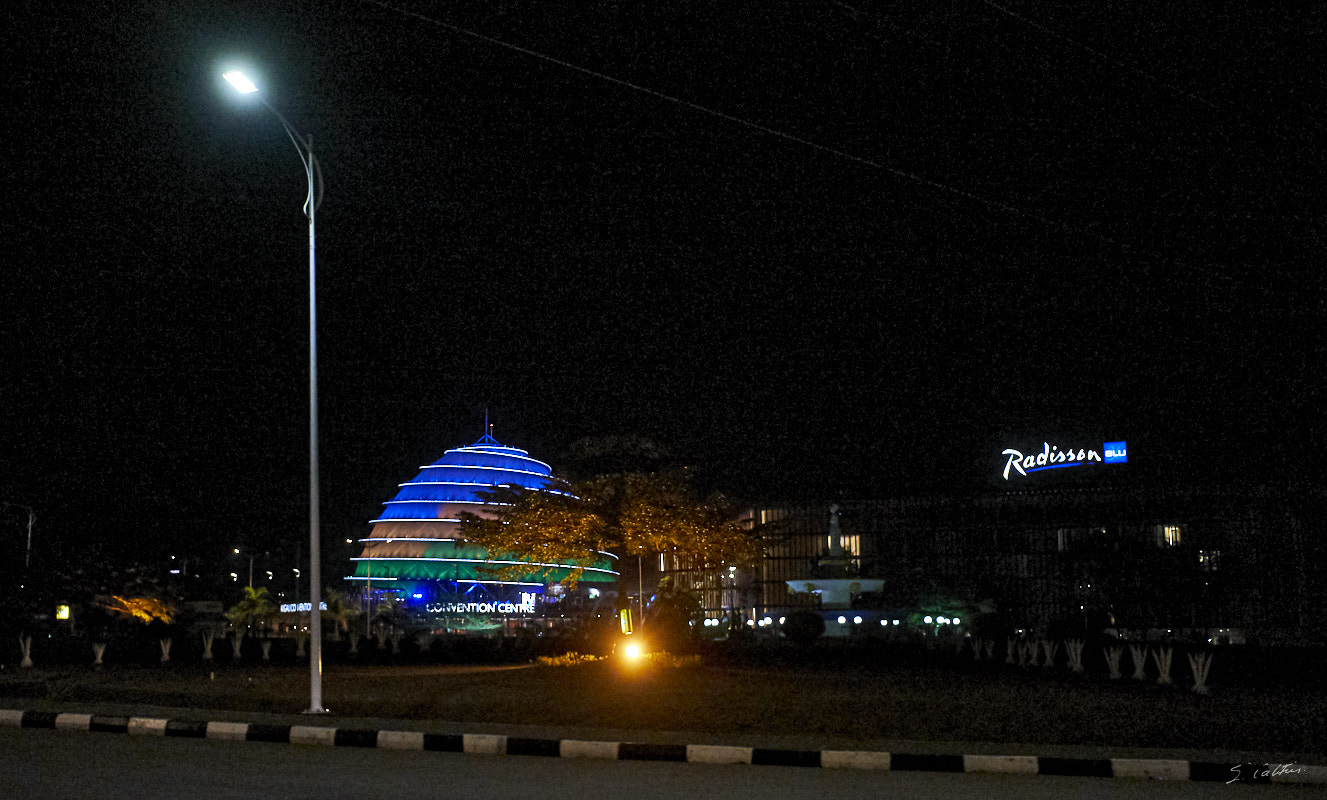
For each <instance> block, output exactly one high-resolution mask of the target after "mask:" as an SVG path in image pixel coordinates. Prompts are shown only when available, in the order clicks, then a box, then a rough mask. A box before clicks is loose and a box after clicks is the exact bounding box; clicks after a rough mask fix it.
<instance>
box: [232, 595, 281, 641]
mask: <svg viewBox="0 0 1327 800" xmlns="http://www.w3.org/2000/svg"><path fill="white" fill-rule="evenodd" d="M276 610H277V609H276V603H274V602H272V598H271V597H270V596H269V595H268V592H267V587H266V586H260V587H258V588H257V589H255V588H253V587H252V586H246V587H244V597H243V598H241V599H240V602H238V603H236V604H235V605H233V606H231V607H230V609H229V610H227V611H226V619H228V620H230V621H231V624H233V625H235V626H236V627H237V628H239V629H241V631H242V630H243V629H245V628H250V627H253V626H255V625H257V626H258V627H259V628H263V627H265V626H266V625H267V623H268V621H270V620H271V619H272V618H273V617H275V616H276Z"/></svg>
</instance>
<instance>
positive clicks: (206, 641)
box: [203, 628, 217, 661]
mask: <svg viewBox="0 0 1327 800" xmlns="http://www.w3.org/2000/svg"><path fill="white" fill-rule="evenodd" d="M216 638H217V632H216V631H215V630H213V629H211V628H207V629H205V630H204V631H203V660H204V661H211V660H212V642H213V640H215V639H216Z"/></svg>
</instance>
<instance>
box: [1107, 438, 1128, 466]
mask: <svg viewBox="0 0 1327 800" xmlns="http://www.w3.org/2000/svg"><path fill="white" fill-rule="evenodd" d="M1101 450H1102V452H1103V453H1104V454H1105V456H1106V458H1105V459H1104V460H1105V463H1107V464H1124V463H1127V462H1128V461H1129V448H1128V447H1126V446H1125V443H1124V442H1106V443H1105V444H1103V445H1102V446H1101Z"/></svg>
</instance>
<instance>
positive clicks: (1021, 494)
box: [670, 441, 1327, 642]
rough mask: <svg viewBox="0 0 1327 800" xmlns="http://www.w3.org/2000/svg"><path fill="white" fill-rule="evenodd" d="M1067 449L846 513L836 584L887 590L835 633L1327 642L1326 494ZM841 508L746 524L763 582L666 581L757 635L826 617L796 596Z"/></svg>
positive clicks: (787, 512)
mask: <svg viewBox="0 0 1327 800" xmlns="http://www.w3.org/2000/svg"><path fill="white" fill-rule="evenodd" d="M1068 444H1072V443H1068ZM1068 444H1066V445H1062V446H1057V445H1056V443H1054V442H1052V443H1043V442H1040V441H1038V442H1036V443H1035V445H1030V446H1026V447H1018V448H1009V449H1006V451H1005V452H1004V453H1002V454H1000V460H999V463H998V464H994V465H993V467H992V472H991V474H992V475H993V476H994V482H993V483H992V482H991V481H989V480H981V481H974V482H973V483H971V484H970V485H969V486H967V487H966V488H963V487H955V488H952V489H949V490H941V491H931V492H914V493H906V494H905V493H900V494H897V495H895V496H892V497H889V496H886V497H885V498H884V499H875V500H864V499H863V500H839V501H838V503H839V504H840V505H841V506H842V511H841V514H840V516H839V521H840V524H841V527H842V533H843V536H842V542H843V550H844V551H845V552H844V554H843V555H844V556H846V559H847V562H848V563H847V564H842V563H841V562H837V561H835V562H833V564H834V572H835V575H836V576H837V577H842V576H843V575H848V576H852V575H858V576H861V577H862V578H883V579H884V587H883V589H882V590H881V591H879V592H865V591H864V592H857V593H855V596H854V598H853V601H852V608H851V610H850V613H840V612H829V611H826V612H825V615H826V616H827V618H829V619H830V622H834V621H835V620H836V619H837V617H838V616H843V617H844V618H845V619H846V620H847V621H848V622H849V624H850V628H851V624H852V621H853V620H857V619H860V622H857V623H855V624H856V626H857V627H855V628H851V631H852V632H854V633H859V634H863V635H866V634H870V635H878V634H880V633H882V629H883V631H884V632H887V631H888V629H890V628H893V627H895V626H894V623H893V621H894V620H895V619H899V620H901V621H902V622H903V627H906V626H907V620H908V618H909V616H910V615H912V614H913V612H920V613H925V612H926V610H927V609H923V608H922V607H923V606H926V605H927V604H931V605H936V606H950V607H952V608H947V610H945V611H940V610H939V608H936V609H929V610H930V611H931V612H933V613H932V614H931V616H932V617H933V618H934V619H939V618H941V617H944V618H946V619H952V618H953V617H956V616H957V617H959V618H960V619H963V618H966V620H965V624H964V628H965V629H966V630H965V631H964V632H970V630H971V628H969V627H968V623H975V622H976V621H977V620H978V619H979V618H985V619H986V620H987V621H988V623H989V624H991V625H1001V626H1006V627H1007V628H1008V629H1010V630H1013V631H1018V630H1023V631H1027V632H1029V633H1041V634H1043V635H1044V634H1056V633H1059V634H1061V635H1069V634H1079V633H1080V632H1098V631H1115V632H1117V633H1119V634H1120V635H1122V636H1131V637H1137V638H1146V637H1166V636H1172V637H1185V638H1191V639H1211V640H1213V641H1214V642H1221V641H1230V642H1239V641H1249V642H1293V641H1306V640H1307V641H1321V640H1323V639H1325V638H1327V635H1325V634H1324V628H1323V623H1322V621H1323V619H1324V618H1327V573H1325V572H1324V571H1323V570H1322V569H1321V565H1322V564H1323V562H1324V559H1327V545H1325V544H1324V537H1323V536H1322V535H1321V523H1320V522H1319V520H1321V519H1324V518H1327V515H1325V514H1324V511H1327V502H1325V501H1327V498H1325V497H1324V495H1323V493H1322V492H1321V491H1319V490H1315V489H1312V488H1310V487H1300V488H1294V489H1292V488H1289V487H1284V486H1282V487H1269V486H1263V485H1248V484H1221V483H1190V482H1185V481H1181V480H1175V479H1171V478H1168V477H1165V476H1161V475H1158V474H1155V473H1149V474H1148V475H1147V476H1143V475H1140V474H1138V473H1130V472H1129V470H1128V468H1127V467H1123V466H1120V465H1122V464H1125V463H1127V461H1126V460H1125V459H1126V458H1127V456H1126V453H1127V450H1126V448H1125V444H1124V442H1106V443H1105V445H1104V446H1102V445H1101V444H1100V443H1098V444H1097V446H1096V448H1095V449H1094V448H1093V447H1092V446H1090V445H1089V446H1087V447H1083V448H1081V449H1079V448H1075V449H1072V450H1071V449H1069V447H1068ZM1061 453H1072V457H1068V458H1061V457H1060V454H1061ZM1080 453H1081V455H1079V454H1080ZM1015 454H1016V455H1015ZM1070 467H1072V469H1071V468H1070ZM829 508H830V504H829V503H828V502H826V503H823V504H813V505H811V504H808V505H779V504H772V505H768V506H758V507H755V508H752V509H749V510H748V511H747V512H746V513H745V514H744V520H745V522H746V524H747V525H748V526H749V527H750V528H751V529H752V530H753V531H754V532H756V533H757V534H759V535H760V536H761V538H762V540H763V544H764V548H765V555H764V558H763V559H762V561H761V562H760V563H759V564H758V565H757V566H756V567H755V568H754V569H752V570H746V571H739V572H737V573H736V574H729V575H724V574H718V573H713V572H711V573H705V572H702V571H688V570H684V569H676V567H679V566H681V565H672V566H673V567H674V569H673V570H670V571H673V572H675V574H676V579H677V580H678V582H679V583H680V584H682V585H687V586H691V587H694V588H695V589H697V590H699V592H700V594H701V596H702V601H703V604H704V605H705V607H706V612H707V614H708V615H709V616H710V617H712V618H715V619H722V618H725V617H735V618H736V620H737V622H738V623H739V624H742V625H746V626H749V627H753V628H756V629H759V628H760V627H763V626H764V625H771V624H773V623H774V622H777V620H778V619H779V617H781V616H783V615H786V614H787V613H788V612H789V611H791V610H794V609H798V608H810V609H816V610H821V609H822V606H821V602H820V599H819V598H818V597H817V596H816V595H815V594H814V593H807V592H793V591H792V590H791V588H792V587H790V583H789V582H792V583H793V585H794V586H795V585H798V584H801V585H803V586H805V584H806V583H807V582H809V583H812V584H814V582H815V580H816V579H817V577H827V576H828V575H829V571H828V570H827V569H826V567H827V564H830V563H831V562H832V561H833V560H832V559H829V558H828V556H829V555H830V553H829V549H830V543H829V536H828V533H829V518H830V517H829V514H828V513H827V511H828V509H829ZM862 585H863V586H866V585H868V584H867V582H866V581H865V580H863V581H862ZM959 608H961V609H962V610H961V611H959V610H957V609H959ZM882 621H883V622H884V623H885V624H884V625H883V626H882V625H881V622H882ZM762 623H763V624H764V625H762Z"/></svg>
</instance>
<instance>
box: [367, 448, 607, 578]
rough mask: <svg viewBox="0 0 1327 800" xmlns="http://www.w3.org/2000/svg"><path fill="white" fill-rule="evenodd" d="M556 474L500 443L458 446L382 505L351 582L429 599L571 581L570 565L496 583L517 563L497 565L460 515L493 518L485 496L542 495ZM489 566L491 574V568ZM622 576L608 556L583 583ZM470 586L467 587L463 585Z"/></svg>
mask: <svg viewBox="0 0 1327 800" xmlns="http://www.w3.org/2000/svg"><path fill="white" fill-rule="evenodd" d="M556 482H557V479H556V478H554V477H553V469H552V467H550V466H549V465H547V464H545V463H544V462H542V461H539V460H537V459H533V458H530V455H529V453H527V452H526V451H524V450H520V449H518V448H515V447H507V446H505V445H502V444H500V443H498V441H497V440H496V439H494V438H493V437H492V436H491V435H487V434H486V435H485V436H484V437H483V438H481V439H480V440H479V441H477V442H475V443H474V444H472V445H469V446H468V447H457V448H454V449H451V450H448V451H447V452H445V453H443V455H442V458H440V459H438V460H437V461H435V462H433V463H432V464H428V465H426V466H424V467H421V468H420V472H419V474H418V475H416V476H415V477H414V478H413V479H412V480H410V481H408V482H406V483H403V484H400V488H399V490H398V491H397V493H396V496H394V497H393V498H392V499H391V500H388V501H387V502H386V503H384V504H383V511H382V513H381V514H379V515H378V518H377V519H374V520H371V524H372V525H373V529H372V531H371V532H370V533H369V537H368V538H367V539H362V540H361V543H362V544H363V545H364V549H363V551H362V552H361V553H360V555H359V556H358V557H357V558H354V559H352V561H354V563H355V574H354V575H353V576H351V579H352V580H364V581H372V582H373V584H374V588H375V589H378V588H380V585H381V586H386V585H390V584H393V583H395V585H393V586H392V588H393V589H396V590H398V593H400V594H403V595H405V596H408V597H413V598H422V599H425V600H429V599H436V598H437V597H439V596H449V595H452V594H454V593H457V592H460V593H467V589H466V588H465V587H466V586H468V587H470V588H471V589H473V588H474V587H475V586H476V585H484V586H489V585H491V586H495V587H496V586H498V585H499V584H504V583H505V584H516V585H520V586H524V587H534V586H539V587H542V586H544V585H545V584H547V583H552V582H555V581H558V580H560V579H561V578H564V577H566V575H567V574H568V573H569V572H570V571H571V570H572V568H573V565H570V564H542V563H540V564H535V563H531V571H530V573H529V574H528V575H527V576H526V577H525V578H522V579H520V580H517V581H505V582H504V581H497V580H495V579H494V578H493V577H492V572H491V568H493V567H495V566H506V565H510V564H512V563H522V562H513V561H510V560H506V559H500V558H499V559H494V558H492V557H490V555H489V554H488V553H487V552H486V551H485V550H483V549H482V548H480V547H477V546H475V545H472V544H469V543H467V542H466V541H465V540H464V539H462V538H461V532H460V522H461V513H462V512H467V511H468V512H470V513H471V514H475V515H476V516H490V515H491V514H492V511H493V507H494V506H495V505H500V504H497V503H493V502H492V501H489V500H485V499H484V497H483V496H482V495H483V494H484V493H486V492H488V491H490V490H492V489H494V488H497V487H499V486H509V485H516V486H519V487H522V488H525V489H544V488H547V487H549V486H551V485H554V484H555V483H556ZM486 567H488V568H490V569H485V568H486ZM616 577H617V572H616V571H615V570H614V569H613V564H612V562H611V561H610V559H609V557H607V556H605V557H604V558H603V559H601V560H600V562H599V563H596V564H594V565H593V567H589V568H587V569H586V570H585V572H584V573H583V575H582V577H581V580H582V581H585V582H590V583H595V582H611V581H614V580H616ZM463 585H464V586H463Z"/></svg>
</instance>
